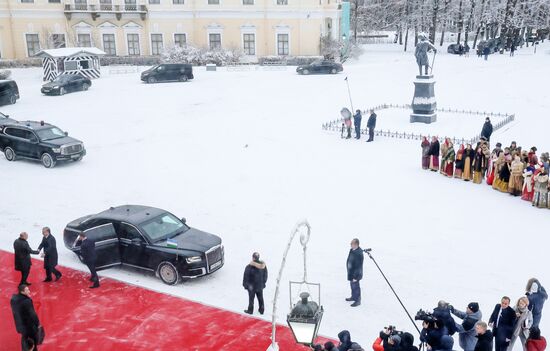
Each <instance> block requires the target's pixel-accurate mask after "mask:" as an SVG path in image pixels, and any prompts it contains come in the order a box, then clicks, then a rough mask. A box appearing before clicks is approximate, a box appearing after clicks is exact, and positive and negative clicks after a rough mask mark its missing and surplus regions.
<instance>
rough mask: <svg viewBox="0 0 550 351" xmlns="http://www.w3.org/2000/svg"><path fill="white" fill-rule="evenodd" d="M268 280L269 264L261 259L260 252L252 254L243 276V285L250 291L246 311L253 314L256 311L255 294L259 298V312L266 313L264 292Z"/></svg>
mask: <svg viewBox="0 0 550 351" xmlns="http://www.w3.org/2000/svg"><path fill="white" fill-rule="evenodd" d="M266 282H267V266H266V265H265V263H264V262H262V261H260V254H259V253H257V252H254V254H252V262H250V263H249V264H248V265H247V266H246V268H245V270H244V276H243V287H244V288H245V289H246V290H247V291H248V309H246V310H244V312H245V313H248V314H252V312H253V311H254V296H256V297H257V298H258V304H259V308H258V312H260V314H264V294H263V290H264V289H265V283H266Z"/></svg>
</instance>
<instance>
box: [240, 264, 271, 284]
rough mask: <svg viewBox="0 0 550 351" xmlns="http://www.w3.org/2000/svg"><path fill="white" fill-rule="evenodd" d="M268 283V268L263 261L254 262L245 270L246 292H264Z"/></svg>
mask: <svg viewBox="0 0 550 351" xmlns="http://www.w3.org/2000/svg"><path fill="white" fill-rule="evenodd" d="M266 282H267V266H266V265H265V263H263V262H262V261H252V262H250V263H249V264H248V265H247V266H246V268H245V269H244V274H243V287H244V288H245V289H246V290H252V291H262V290H263V289H265V283H266Z"/></svg>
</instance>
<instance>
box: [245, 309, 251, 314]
mask: <svg viewBox="0 0 550 351" xmlns="http://www.w3.org/2000/svg"><path fill="white" fill-rule="evenodd" d="M244 313H248V314H252V311H249V310H244Z"/></svg>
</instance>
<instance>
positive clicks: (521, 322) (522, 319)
mask: <svg viewBox="0 0 550 351" xmlns="http://www.w3.org/2000/svg"><path fill="white" fill-rule="evenodd" d="M515 311H516V313H520V316H519V317H518V318H517V319H516V325H515V326H514V334H512V335H513V336H515V337H518V336H519V334H520V333H523V336H525V339H527V338H528V337H529V328H531V326H532V325H533V314H532V313H531V311H529V309H528V308H525V310H524V311H523V312H522V311H520V310H519V308H517V307H516V309H515Z"/></svg>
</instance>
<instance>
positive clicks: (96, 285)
mask: <svg viewBox="0 0 550 351" xmlns="http://www.w3.org/2000/svg"><path fill="white" fill-rule="evenodd" d="M95 288H99V283H97V284H94V285H92V286H90V289H95Z"/></svg>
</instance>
